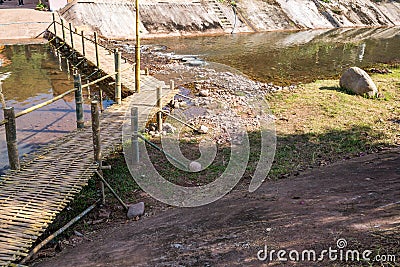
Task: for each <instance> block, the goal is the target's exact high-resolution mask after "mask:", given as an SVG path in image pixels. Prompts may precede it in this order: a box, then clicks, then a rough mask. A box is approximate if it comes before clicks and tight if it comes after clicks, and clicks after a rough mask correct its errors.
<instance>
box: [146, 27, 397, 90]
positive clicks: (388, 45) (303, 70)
mask: <svg viewBox="0 0 400 267" xmlns="http://www.w3.org/2000/svg"><path fill="white" fill-rule="evenodd" d="M142 43H143V44H148V45H159V46H166V47H167V48H168V50H169V52H171V51H172V52H174V53H176V54H183V55H198V56H199V57H200V58H202V59H204V60H206V61H209V62H217V63H221V64H225V65H228V66H230V67H233V68H235V69H237V70H239V71H240V72H242V73H244V74H246V75H247V76H249V77H250V78H253V79H255V80H258V81H263V82H273V83H274V84H278V85H279V84H280V85H288V84H295V83H299V82H303V83H305V82H310V81H313V80H316V79H324V78H338V77H339V75H340V73H341V72H342V71H343V70H344V69H345V68H347V67H349V66H359V67H361V68H367V67H371V66H374V65H376V64H377V63H393V62H397V63H399V62H400V52H399V51H400V28H398V27H397V28H357V29H349V28H348V29H333V30H332V29H330V30H310V31H299V32H265V33H255V34H232V35H223V36H207V37H205V36H202V37H194V38H192V37H191V38H185V37H183V38H179V39H177V38H164V39H157V40H145V41H143V42H142Z"/></svg>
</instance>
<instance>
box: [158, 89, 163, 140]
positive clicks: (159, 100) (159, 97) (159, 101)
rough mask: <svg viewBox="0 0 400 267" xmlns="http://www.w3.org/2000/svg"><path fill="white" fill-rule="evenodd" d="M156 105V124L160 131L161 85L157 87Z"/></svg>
mask: <svg viewBox="0 0 400 267" xmlns="http://www.w3.org/2000/svg"><path fill="white" fill-rule="evenodd" d="M157 107H158V112H157V126H158V132H160V133H161V132H162V128H163V121H162V112H161V110H162V88H161V86H159V87H157Z"/></svg>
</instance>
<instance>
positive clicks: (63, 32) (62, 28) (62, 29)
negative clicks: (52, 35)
mask: <svg viewBox="0 0 400 267" xmlns="http://www.w3.org/2000/svg"><path fill="white" fill-rule="evenodd" d="M61 31H62V37H63V42H64V43H65V29H64V20H63V19H61Z"/></svg>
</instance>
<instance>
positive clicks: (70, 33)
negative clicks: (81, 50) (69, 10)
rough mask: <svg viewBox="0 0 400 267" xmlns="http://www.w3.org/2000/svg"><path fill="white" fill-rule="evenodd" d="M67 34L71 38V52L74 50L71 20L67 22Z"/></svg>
mask: <svg viewBox="0 0 400 267" xmlns="http://www.w3.org/2000/svg"><path fill="white" fill-rule="evenodd" d="M69 36H70V39H71V48H72V52H74V51H73V50H74V32H73V31H72V24H71V22H70V23H69Z"/></svg>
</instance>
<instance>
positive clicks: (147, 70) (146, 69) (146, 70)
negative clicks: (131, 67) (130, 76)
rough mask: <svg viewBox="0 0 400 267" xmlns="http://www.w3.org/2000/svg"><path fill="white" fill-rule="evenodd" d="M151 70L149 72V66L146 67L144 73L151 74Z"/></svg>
mask: <svg viewBox="0 0 400 267" xmlns="http://www.w3.org/2000/svg"><path fill="white" fill-rule="evenodd" d="M149 74H150V72H149V68H145V69H144V75H146V76H149Z"/></svg>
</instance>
